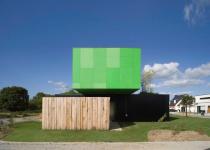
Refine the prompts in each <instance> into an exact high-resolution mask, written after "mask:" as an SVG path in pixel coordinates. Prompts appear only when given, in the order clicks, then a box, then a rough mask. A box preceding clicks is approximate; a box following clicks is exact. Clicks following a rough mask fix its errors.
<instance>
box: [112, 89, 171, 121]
mask: <svg viewBox="0 0 210 150" xmlns="http://www.w3.org/2000/svg"><path fill="white" fill-rule="evenodd" d="M111 109H112V110H111V111H112V112H111V120H112V121H132V122H135V121H158V119H159V118H161V117H162V116H163V115H164V114H166V115H167V119H168V118H169V95H159V94H148V93H141V94H139V95H121V96H120V95H116V96H111Z"/></svg>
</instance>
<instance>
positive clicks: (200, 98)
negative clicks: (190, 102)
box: [200, 97, 210, 99]
mask: <svg viewBox="0 0 210 150" xmlns="http://www.w3.org/2000/svg"><path fill="white" fill-rule="evenodd" d="M200 99H210V97H202V98H200Z"/></svg>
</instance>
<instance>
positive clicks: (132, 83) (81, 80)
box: [72, 48, 141, 94]
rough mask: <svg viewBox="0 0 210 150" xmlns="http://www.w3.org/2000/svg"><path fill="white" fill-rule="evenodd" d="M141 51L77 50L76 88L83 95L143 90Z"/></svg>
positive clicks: (73, 84)
mask: <svg viewBox="0 0 210 150" xmlns="http://www.w3.org/2000/svg"><path fill="white" fill-rule="evenodd" d="M140 63H141V49H140V48H73V79H72V87H73V89H75V90H78V91H79V92H81V93H85V92H86V93H90V94H91V93H97V92H98V93H102V94H106V93H122V92H123V93H131V92H134V91H136V90H138V89H140V83H141V76H140V66H141V64H140Z"/></svg>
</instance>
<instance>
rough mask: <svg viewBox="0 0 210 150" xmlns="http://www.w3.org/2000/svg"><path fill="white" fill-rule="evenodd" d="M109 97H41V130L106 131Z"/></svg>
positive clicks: (107, 126)
mask: <svg viewBox="0 0 210 150" xmlns="http://www.w3.org/2000/svg"><path fill="white" fill-rule="evenodd" d="M109 116H110V98H109V97H43V99H42V129H52V130H57V129H63V130H64V129H70V130H92V129H96V130H108V129H109Z"/></svg>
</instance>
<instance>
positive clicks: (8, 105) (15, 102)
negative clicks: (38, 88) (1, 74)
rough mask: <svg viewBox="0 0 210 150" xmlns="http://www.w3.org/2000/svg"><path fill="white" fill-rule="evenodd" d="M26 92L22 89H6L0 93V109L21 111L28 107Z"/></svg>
mask: <svg viewBox="0 0 210 150" xmlns="http://www.w3.org/2000/svg"><path fill="white" fill-rule="evenodd" d="M28 101H29V96H28V91H27V90H26V89H24V88H22V87H15V86H13V87H6V88H3V89H2V90H1V91H0V109H1V110H8V111H23V110H26V109H27V107H28Z"/></svg>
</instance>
